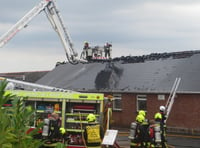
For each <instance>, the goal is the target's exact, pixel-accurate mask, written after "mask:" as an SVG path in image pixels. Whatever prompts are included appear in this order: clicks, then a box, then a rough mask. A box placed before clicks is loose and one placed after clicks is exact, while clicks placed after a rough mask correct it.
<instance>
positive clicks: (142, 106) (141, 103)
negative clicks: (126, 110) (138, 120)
mask: <svg viewBox="0 0 200 148" xmlns="http://www.w3.org/2000/svg"><path fill="white" fill-rule="evenodd" d="M139 110H145V111H146V110H147V96H146V95H138V96H137V111H139Z"/></svg>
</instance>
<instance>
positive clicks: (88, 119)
mask: <svg viewBox="0 0 200 148" xmlns="http://www.w3.org/2000/svg"><path fill="white" fill-rule="evenodd" d="M86 120H87V121H88V122H94V121H96V116H95V115H94V114H89V115H88V116H87V118H86Z"/></svg>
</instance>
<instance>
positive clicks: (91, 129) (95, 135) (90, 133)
mask: <svg viewBox="0 0 200 148" xmlns="http://www.w3.org/2000/svg"><path fill="white" fill-rule="evenodd" d="M86 132H87V142H88V143H98V142H101V137H100V125H93V126H86Z"/></svg>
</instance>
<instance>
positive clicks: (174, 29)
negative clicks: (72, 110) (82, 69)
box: [0, 0, 200, 72]
mask: <svg viewBox="0 0 200 148" xmlns="http://www.w3.org/2000/svg"><path fill="white" fill-rule="evenodd" d="M39 2H40V0H20V1H13V0H1V1H0V14H1V16H0V36H1V35H3V33H5V32H6V31H7V30H8V29H9V28H10V27H11V26H12V25H14V24H15V23H16V22H17V21H18V20H19V19H21V18H22V17H23V16H24V15H25V14H26V13H27V12H28V11H29V10H30V9H32V8H33V7H34V6H35V5H36V4H38V3H39ZM56 2H57V6H58V8H59V10H60V12H61V15H62V17H63V20H64V23H65V26H66V27H67V28H68V31H69V33H70V35H71V37H72V40H73V43H74V47H75V49H76V50H77V52H78V53H79V55H80V53H81V50H82V46H83V42H84V41H88V42H89V43H90V44H91V45H92V46H95V45H100V46H103V45H104V43H105V42H106V41H109V42H112V44H113V57H119V56H122V55H123V56H127V55H132V56H134V55H143V54H150V53H155V52H161V53H162V52H173V51H185V50H195V49H200V42H199V39H200V1H198V0H193V1H186V0H185V1H184V0H167V1H166V0H139V1H138V0H124V1H121V0H57V1H56ZM0 52H1V53H0V67H1V69H0V72H18V71H35V70H51V69H52V68H53V67H54V66H55V64H56V62H57V61H65V60H66V57H65V52H64V49H63V47H62V44H61V43H60V40H59V38H58V37H57V34H56V33H55V32H54V30H53V29H52V27H51V25H50V23H49V21H48V19H47V18H46V16H45V13H44V12H42V13H41V14H39V15H38V16H36V17H35V18H34V19H33V20H32V21H31V22H30V23H29V25H28V27H26V28H25V29H23V30H21V31H20V32H19V33H18V34H17V35H16V36H15V37H14V38H13V39H11V40H10V41H9V42H8V43H7V44H6V45H5V46H4V47H3V48H1V49H0Z"/></svg>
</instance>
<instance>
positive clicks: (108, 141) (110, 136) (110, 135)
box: [102, 130, 118, 145]
mask: <svg viewBox="0 0 200 148" xmlns="http://www.w3.org/2000/svg"><path fill="white" fill-rule="evenodd" d="M117 133H118V130H106V133H105V135H104V138H103V142H102V144H103V145H114V142H115V140H116V137H117Z"/></svg>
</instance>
